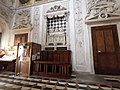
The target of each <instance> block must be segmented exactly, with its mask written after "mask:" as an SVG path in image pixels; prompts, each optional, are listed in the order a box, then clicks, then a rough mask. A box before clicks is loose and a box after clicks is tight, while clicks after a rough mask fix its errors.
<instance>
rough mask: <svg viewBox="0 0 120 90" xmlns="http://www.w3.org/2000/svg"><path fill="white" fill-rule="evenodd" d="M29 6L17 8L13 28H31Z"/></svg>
mask: <svg viewBox="0 0 120 90" xmlns="http://www.w3.org/2000/svg"><path fill="white" fill-rule="evenodd" d="M31 27H32V25H31V8H27V9H23V10H21V9H19V10H18V11H17V13H16V17H15V23H14V27H13V29H22V28H31Z"/></svg>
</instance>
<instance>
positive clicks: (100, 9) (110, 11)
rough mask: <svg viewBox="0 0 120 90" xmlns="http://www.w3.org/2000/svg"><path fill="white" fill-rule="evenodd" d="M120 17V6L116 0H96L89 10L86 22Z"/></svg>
mask: <svg viewBox="0 0 120 90" xmlns="http://www.w3.org/2000/svg"><path fill="white" fill-rule="evenodd" d="M111 17H120V12H119V11H118V6H117V4H116V3H115V1H114V0H96V1H94V3H93V2H91V6H90V7H89V8H88V13H87V17H86V20H94V19H102V18H103V19H104V18H111Z"/></svg>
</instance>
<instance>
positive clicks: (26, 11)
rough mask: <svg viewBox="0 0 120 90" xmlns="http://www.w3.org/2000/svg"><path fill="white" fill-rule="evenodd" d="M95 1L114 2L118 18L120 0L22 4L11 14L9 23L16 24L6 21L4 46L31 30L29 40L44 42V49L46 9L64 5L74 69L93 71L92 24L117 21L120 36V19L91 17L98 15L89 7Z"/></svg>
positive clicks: (11, 43) (79, 0)
mask: <svg viewBox="0 0 120 90" xmlns="http://www.w3.org/2000/svg"><path fill="white" fill-rule="evenodd" d="M13 1H14V0H13ZM95 1H110V5H113V4H114V5H115V6H117V9H116V8H115V9H116V10H117V17H118V18H119V10H120V8H119V7H120V6H119V5H117V3H120V1H119V0H116V2H115V0H59V1H57V0H56V1H55V2H54V1H53V0H51V2H49V3H43V4H38V5H33V6H28V7H20V8H17V9H16V10H15V11H16V13H15V14H14V13H12V14H13V15H12V16H13V18H11V19H12V20H10V22H11V23H12V24H13V25H10V24H9V23H7V22H6V25H8V26H5V27H6V28H5V31H3V33H4V34H3V37H6V36H7V37H6V38H2V48H5V47H6V46H7V45H13V44H14V35H15V34H20V33H28V35H29V39H28V40H29V41H33V42H36V43H40V44H42V47H43V48H42V49H44V46H45V41H46V40H45V39H46V15H47V13H46V12H47V11H48V10H49V9H50V8H51V7H53V6H55V5H61V6H63V7H65V8H67V11H68V12H69V16H68V23H67V26H68V27H67V38H68V43H69V49H70V50H71V51H72V67H73V71H79V72H88V73H94V65H93V54H92V53H93V52H92V40H91V27H92V26H101V25H110V24H117V27H118V34H119V38H120V22H119V20H117V21H116V20H113V21H111V20H109V21H108V20H106V18H104V17H103V18H102V22H99V19H101V18H95V19H94V20H93V18H91V15H93V16H94V15H95V14H94V13H93V11H92V10H91V8H90V7H91V6H94V5H93V4H95V3H93V2H95ZM111 3H112V4H111ZM0 7H1V6H0ZM106 8H107V7H106ZM108 9H109V10H111V8H108ZM112 9H113V8H112ZM1 13H3V12H1ZM111 13H114V12H111ZM53 14H54V13H53ZM112 19H114V18H112ZM8 20H9V19H8ZM89 22H90V23H89ZM9 25H10V26H13V28H12V29H11V28H10V27H9ZM119 41H120V39H119ZM5 43H6V45H5Z"/></svg>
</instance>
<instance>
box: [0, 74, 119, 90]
mask: <svg viewBox="0 0 120 90" xmlns="http://www.w3.org/2000/svg"><path fill="white" fill-rule="evenodd" d="M0 90H120V87H119V86H112V85H109V84H102V83H95V82H82V81H80V80H79V81H78V80H76V79H75V77H74V78H73V79H55V78H46V77H37V78H35V77H31V78H26V77H19V76H13V75H5V74H0Z"/></svg>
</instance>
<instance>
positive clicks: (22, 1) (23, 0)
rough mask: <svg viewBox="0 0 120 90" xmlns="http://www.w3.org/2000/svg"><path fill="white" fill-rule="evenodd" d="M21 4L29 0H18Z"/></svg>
mask: <svg viewBox="0 0 120 90" xmlns="http://www.w3.org/2000/svg"><path fill="white" fill-rule="evenodd" d="M19 1H20V3H21V4H25V3H27V2H29V1H30V0H19Z"/></svg>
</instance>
